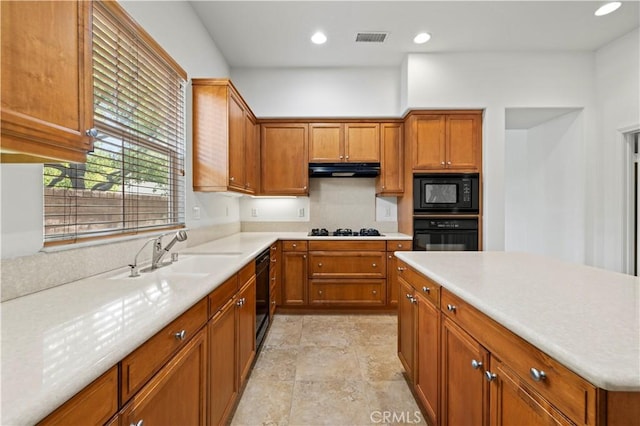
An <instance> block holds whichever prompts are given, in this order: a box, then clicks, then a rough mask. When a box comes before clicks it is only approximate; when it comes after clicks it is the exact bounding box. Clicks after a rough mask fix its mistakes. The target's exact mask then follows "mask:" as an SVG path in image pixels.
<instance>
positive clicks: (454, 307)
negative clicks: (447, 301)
mask: <svg viewBox="0 0 640 426" xmlns="http://www.w3.org/2000/svg"><path fill="white" fill-rule="evenodd" d="M447 311H449V312H454V313H455V312H456V305H447Z"/></svg>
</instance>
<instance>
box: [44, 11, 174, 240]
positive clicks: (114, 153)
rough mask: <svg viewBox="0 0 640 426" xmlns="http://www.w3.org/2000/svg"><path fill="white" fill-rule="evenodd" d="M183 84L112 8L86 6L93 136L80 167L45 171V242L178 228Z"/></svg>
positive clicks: (168, 62) (157, 52)
mask: <svg viewBox="0 0 640 426" xmlns="http://www.w3.org/2000/svg"><path fill="white" fill-rule="evenodd" d="M185 80H186V73H185V72H184V71H183V70H182V69H181V68H180V66H179V65H177V64H176V63H175V62H174V61H173V59H171V57H169V55H168V54H167V53H166V52H164V50H162V48H160V46H158V45H157V43H155V42H154V41H153V39H151V37H149V35H148V34H146V33H145V32H144V30H142V29H141V28H140V27H139V26H138V25H137V24H136V23H135V21H133V20H132V19H131V18H130V17H129V16H128V15H127V14H126V13H125V12H124V11H123V10H122V8H121V7H120V6H119V5H118V4H117V3H116V2H111V1H109V2H101V1H96V2H93V85H94V120H95V127H96V129H97V130H98V136H97V138H96V140H95V142H94V151H93V152H92V153H90V154H89V155H88V157H87V162H86V163H83V164H69V163H67V164H48V165H45V168H44V185H45V196H44V198H45V202H44V210H45V218H44V219H45V226H44V228H45V243H53V242H60V241H63V242H74V241H77V240H79V239H85V238H94V237H100V236H105V235H114V234H131V233H138V232H141V231H147V230H153V229H159V228H169V227H177V226H183V225H184V217H185V212H184V205H185V201H184V197H185V195H184V191H185V189H184V174H185V172H184V162H185V158H184V156H185V135H184V120H185V111H184V108H185V89H184V88H185V83H186V81H185Z"/></svg>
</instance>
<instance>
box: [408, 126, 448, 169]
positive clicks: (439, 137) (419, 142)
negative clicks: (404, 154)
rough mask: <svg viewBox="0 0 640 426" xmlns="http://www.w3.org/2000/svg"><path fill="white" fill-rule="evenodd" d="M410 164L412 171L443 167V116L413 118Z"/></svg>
mask: <svg viewBox="0 0 640 426" xmlns="http://www.w3.org/2000/svg"><path fill="white" fill-rule="evenodd" d="M413 120H414V122H413V123H412V133H413V135H412V138H411V144H412V147H411V148H412V164H413V169H414V170H430V169H442V168H444V166H445V155H446V153H445V116H444V115H425V116H415V117H413Z"/></svg>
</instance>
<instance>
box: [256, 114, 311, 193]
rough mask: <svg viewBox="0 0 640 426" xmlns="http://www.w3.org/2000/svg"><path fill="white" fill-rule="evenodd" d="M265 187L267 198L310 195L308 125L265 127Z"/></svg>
mask: <svg viewBox="0 0 640 426" xmlns="http://www.w3.org/2000/svg"><path fill="white" fill-rule="evenodd" d="M260 137H261V159H260V162H261V176H260V180H261V185H262V194H264V195H306V194H307V193H308V192H309V191H308V189H307V186H308V185H309V163H308V142H307V125H306V124H263V125H262V127H261V129H260Z"/></svg>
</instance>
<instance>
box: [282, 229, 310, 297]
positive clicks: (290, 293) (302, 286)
mask: <svg viewBox="0 0 640 426" xmlns="http://www.w3.org/2000/svg"><path fill="white" fill-rule="evenodd" d="M281 289H282V291H281V294H282V305H283V306H301V305H306V304H307V297H306V293H307V242H306V241H283V242H282V280H281Z"/></svg>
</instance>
